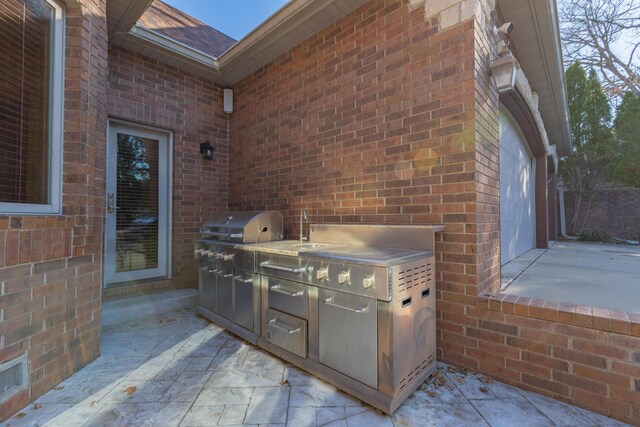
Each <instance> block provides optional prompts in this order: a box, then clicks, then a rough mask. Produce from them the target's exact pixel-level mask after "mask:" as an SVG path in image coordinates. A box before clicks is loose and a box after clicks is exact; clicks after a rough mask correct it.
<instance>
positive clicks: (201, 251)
mask: <svg viewBox="0 0 640 427" xmlns="http://www.w3.org/2000/svg"><path fill="white" fill-rule="evenodd" d="M203 252H204V249H196V250H195V254H196V255H202V253H203Z"/></svg>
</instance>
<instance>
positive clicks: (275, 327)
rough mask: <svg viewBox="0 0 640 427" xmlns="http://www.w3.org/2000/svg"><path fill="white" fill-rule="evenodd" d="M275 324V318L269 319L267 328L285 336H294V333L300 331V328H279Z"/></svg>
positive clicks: (276, 320) (276, 319)
mask: <svg viewBox="0 0 640 427" xmlns="http://www.w3.org/2000/svg"><path fill="white" fill-rule="evenodd" d="M277 322H278V318H277V317H276V318H275V319H271V320H269V326H271V327H273V328H274V329H277V330H279V331H282V332H284V333H287V334H295V333H296V332H298V331H300V327H297V328H295V329H289V328H287V327H286V326H280V325H279V324H278V323H277Z"/></svg>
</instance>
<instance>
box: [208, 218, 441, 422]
mask: <svg viewBox="0 0 640 427" xmlns="http://www.w3.org/2000/svg"><path fill="white" fill-rule="evenodd" d="M443 230H444V227H442V226H387V225H385V226H375V225H359V224H358V225H355V224H312V225H311V226H310V236H309V237H310V238H309V242H299V241H272V242H264V243H254V244H251V243H247V244H242V245H238V246H236V248H235V249H236V250H238V249H241V250H242V251H244V252H248V253H252V254H253V255H254V256H253V258H254V259H255V269H254V274H253V286H254V292H253V294H254V295H256V296H257V295H259V297H255V296H254V298H253V304H254V311H255V312H256V314H257V313H259V315H260V317H261V320H260V322H259V323H260V324H259V328H258V327H257V326H258V325H257V323H258V322H255V323H254V324H255V325H256V328H254V329H253V330H252V331H248V330H247V329H246V326H242V325H238V324H235V323H233V322H230V321H229V320H228V319H221V318H220V317H219V316H217V315H216V314H214V313H212V312H211V311H210V310H207V309H202V308H201V307H199V309H198V312H199V313H200V314H202V315H204V316H205V317H207V318H209V319H210V320H213V321H214V322H216V323H219V324H220V325H221V326H223V327H225V328H227V329H228V330H229V331H231V332H233V333H236V334H237V335H239V336H241V337H243V338H245V339H247V340H248V341H250V342H252V343H254V344H257V345H258V346H260V347H261V348H263V349H265V350H267V351H269V352H271V353H273V354H275V355H277V356H279V357H280V358H282V359H284V360H286V361H288V362H290V363H292V364H294V365H296V366H298V367H300V368H302V369H304V370H306V371H308V372H310V373H312V374H314V375H316V376H318V377H319V378H322V379H323V380H325V381H327V382H328V383H330V384H333V385H334V386H336V387H338V388H340V389H342V390H344V391H346V392H348V393H350V394H352V395H354V396H356V397H358V398H359V399H361V400H363V401H365V402H367V403H369V404H371V405H372V406H374V407H376V408H378V409H380V410H382V411H384V412H387V413H392V412H393V411H394V410H395V409H396V408H397V407H398V406H399V405H400V404H401V403H402V402H403V401H404V400H405V399H406V398H407V397H408V396H409V395H411V393H412V392H413V391H414V390H415V389H416V388H417V387H418V386H419V385H420V384H421V383H422V382H423V381H424V380H425V379H426V378H428V376H429V375H430V374H431V373H432V372H433V371H434V370H435V368H436V314H435V313H436V312H435V262H434V256H433V248H434V234H435V232H439V231H443ZM236 296H237V295H236ZM234 304H236V305H237V304H238V302H237V301H236V302H235V303H234ZM202 305H205V303H204V302H201V306H202Z"/></svg>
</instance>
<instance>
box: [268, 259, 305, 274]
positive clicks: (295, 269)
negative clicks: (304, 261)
mask: <svg viewBox="0 0 640 427" xmlns="http://www.w3.org/2000/svg"><path fill="white" fill-rule="evenodd" d="M260 267H262V268H266V269H271V270H278V271H286V272H287V273H296V274H300V273H302V272H303V271H304V270H305V268H304V267H293V268H292V267H285V266H282V265H276V264H269V261H264V262H261V263H260Z"/></svg>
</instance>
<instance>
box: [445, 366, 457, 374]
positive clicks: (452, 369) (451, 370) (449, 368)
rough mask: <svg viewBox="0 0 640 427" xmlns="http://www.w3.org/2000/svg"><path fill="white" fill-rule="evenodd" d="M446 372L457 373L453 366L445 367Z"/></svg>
mask: <svg viewBox="0 0 640 427" xmlns="http://www.w3.org/2000/svg"><path fill="white" fill-rule="evenodd" d="M447 372H451V373H452V374H455V373H457V372H458V370H457V369H456V368H454V367H453V366H447Z"/></svg>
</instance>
